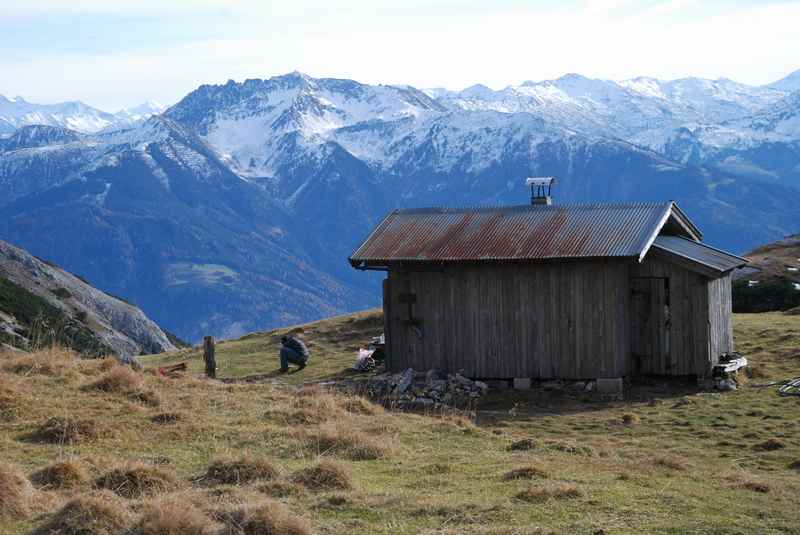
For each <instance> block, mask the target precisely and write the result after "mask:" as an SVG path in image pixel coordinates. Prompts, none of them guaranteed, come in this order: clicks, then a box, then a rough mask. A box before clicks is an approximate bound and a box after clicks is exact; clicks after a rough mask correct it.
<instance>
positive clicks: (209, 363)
mask: <svg viewBox="0 0 800 535" xmlns="http://www.w3.org/2000/svg"><path fill="white" fill-rule="evenodd" d="M203 360H205V361H206V376H208V377H211V378H212V379H215V378H216V377H217V361H216V360H214V337H213V336H206V337H204V338H203Z"/></svg>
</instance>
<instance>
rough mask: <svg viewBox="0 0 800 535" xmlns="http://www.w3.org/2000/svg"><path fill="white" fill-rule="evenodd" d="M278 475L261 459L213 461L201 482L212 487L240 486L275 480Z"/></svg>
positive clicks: (276, 471) (243, 458)
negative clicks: (261, 480) (262, 480)
mask: <svg viewBox="0 0 800 535" xmlns="http://www.w3.org/2000/svg"><path fill="white" fill-rule="evenodd" d="M278 475H279V472H278V469H277V468H275V467H274V466H273V465H272V464H270V463H269V462H267V461H265V460H263V459H252V458H250V457H240V458H238V459H217V460H215V461H214V462H212V463H211V465H209V467H208V469H207V470H206V473H205V475H204V476H203V478H202V480H203V481H204V482H206V483H208V484H212V485H241V484H244V483H250V482H251V481H257V480H260V479H275V478H276V477H278Z"/></svg>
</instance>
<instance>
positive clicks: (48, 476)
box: [31, 460, 89, 489]
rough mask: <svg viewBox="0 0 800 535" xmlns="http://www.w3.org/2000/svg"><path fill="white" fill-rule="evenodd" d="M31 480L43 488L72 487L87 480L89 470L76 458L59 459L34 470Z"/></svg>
mask: <svg viewBox="0 0 800 535" xmlns="http://www.w3.org/2000/svg"><path fill="white" fill-rule="evenodd" d="M31 481H32V482H33V483H34V484H35V485H36V486H38V487H42V488H45V489H74V488H76V487H79V486H81V485H83V484H84V483H86V482H87V481H89V471H88V470H87V469H86V466H85V465H84V464H83V463H81V462H79V461H77V460H69V461H61V462H58V463H54V464H51V465H49V466H45V467H44V468H42V469H40V470H37V471H36V472H34V473H33V474H31Z"/></svg>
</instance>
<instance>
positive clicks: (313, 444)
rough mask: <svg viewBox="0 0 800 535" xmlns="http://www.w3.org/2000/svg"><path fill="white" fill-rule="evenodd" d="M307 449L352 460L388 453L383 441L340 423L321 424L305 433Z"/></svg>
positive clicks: (364, 459)
mask: <svg viewBox="0 0 800 535" xmlns="http://www.w3.org/2000/svg"><path fill="white" fill-rule="evenodd" d="M305 443H306V447H307V448H308V449H311V450H312V451H314V452H315V453H317V454H325V453H329V454H335V455H341V456H344V457H346V458H348V459H351V460H353V461H369V460H374V459H382V458H384V457H386V455H387V454H388V449H387V447H386V446H384V445H383V443H381V442H378V440H376V439H375V438H373V437H370V436H368V435H365V434H364V433H362V432H361V431H358V430H356V429H353V428H352V427H346V426H344V425H341V424H323V425H320V426H319V427H318V428H317V429H316V430H314V431H310V432H306V433H305Z"/></svg>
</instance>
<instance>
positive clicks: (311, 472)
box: [291, 461, 353, 492]
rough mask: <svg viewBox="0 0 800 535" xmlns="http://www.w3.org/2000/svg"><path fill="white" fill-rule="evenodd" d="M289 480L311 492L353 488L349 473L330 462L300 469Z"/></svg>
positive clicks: (342, 467) (340, 466)
mask: <svg viewBox="0 0 800 535" xmlns="http://www.w3.org/2000/svg"><path fill="white" fill-rule="evenodd" d="M291 480H292V481H294V482H295V483H299V484H300V485H303V486H304V487H306V488H307V489H309V490H311V491H313V492H317V491H321V490H332V489H337V490H349V489H352V488H353V480H352V478H351V476H350V472H349V471H348V470H347V469H346V468H345V467H344V466H342V465H341V464H338V463H334V462H331V461H322V462H320V463H317V464H315V465H314V466H309V467H307V468H302V469H300V470H298V471H296V472H294V473H293V474H292V476H291Z"/></svg>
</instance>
